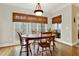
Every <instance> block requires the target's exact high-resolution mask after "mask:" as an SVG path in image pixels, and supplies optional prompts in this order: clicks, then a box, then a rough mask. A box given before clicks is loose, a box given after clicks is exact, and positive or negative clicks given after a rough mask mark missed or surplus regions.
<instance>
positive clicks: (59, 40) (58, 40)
mask: <svg viewBox="0 0 79 59" xmlns="http://www.w3.org/2000/svg"><path fill="white" fill-rule="evenodd" d="M56 41H57V42H60V43H63V44H66V45H69V46H73V44H71V43H68V42H65V41H62V40H61V39H56Z"/></svg>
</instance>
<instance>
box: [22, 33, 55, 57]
mask: <svg viewBox="0 0 79 59" xmlns="http://www.w3.org/2000/svg"><path fill="white" fill-rule="evenodd" d="M54 36H55V35H52V36H41V34H29V35H22V37H23V38H25V41H26V49H27V54H26V55H27V56H29V50H28V47H29V46H28V45H29V40H40V39H46V38H49V37H51V38H53V37H54ZM54 43H55V40H53V49H54Z"/></svg>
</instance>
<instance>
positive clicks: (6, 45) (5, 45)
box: [0, 43, 19, 47]
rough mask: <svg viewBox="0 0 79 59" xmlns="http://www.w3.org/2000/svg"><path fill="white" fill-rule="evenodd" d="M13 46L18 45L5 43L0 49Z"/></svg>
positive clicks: (0, 45)
mask: <svg viewBox="0 0 79 59" xmlns="http://www.w3.org/2000/svg"><path fill="white" fill-rule="evenodd" d="M15 45H19V44H17V43H5V44H0V47H8V46H15Z"/></svg>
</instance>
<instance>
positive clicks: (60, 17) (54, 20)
mask: <svg viewBox="0 0 79 59" xmlns="http://www.w3.org/2000/svg"><path fill="white" fill-rule="evenodd" d="M61 22H62V15H59V16H56V17H53V18H52V24H55V23H56V24H59V23H61Z"/></svg>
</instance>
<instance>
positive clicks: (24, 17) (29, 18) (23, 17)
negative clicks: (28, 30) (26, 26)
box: [13, 12, 48, 23]
mask: <svg viewBox="0 0 79 59" xmlns="http://www.w3.org/2000/svg"><path fill="white" fill-rule="evenodd" d="M47 19H48V18H47V17H44V16H35V15H29V14H23V13H15V12H13V22H31V23H47Z"/></svg>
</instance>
